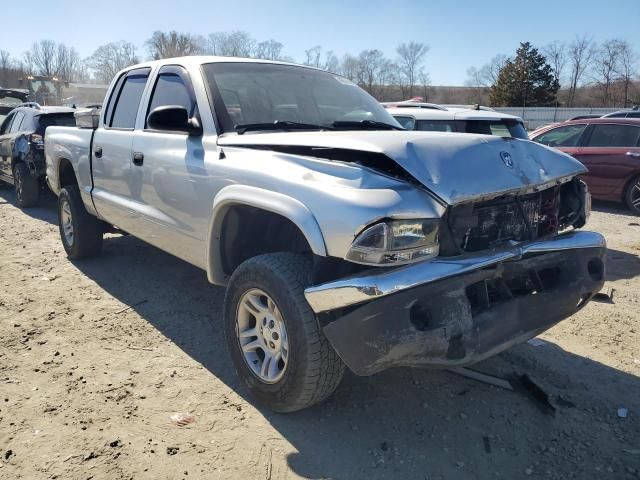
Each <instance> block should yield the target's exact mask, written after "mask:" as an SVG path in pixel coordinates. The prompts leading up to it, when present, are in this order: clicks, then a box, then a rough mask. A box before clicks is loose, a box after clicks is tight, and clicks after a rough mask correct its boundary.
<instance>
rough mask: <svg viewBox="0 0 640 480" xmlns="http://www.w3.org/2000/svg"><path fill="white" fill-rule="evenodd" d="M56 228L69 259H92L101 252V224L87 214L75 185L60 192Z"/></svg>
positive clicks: (102, 231)
mask: <svg viewBox="0 0 640 480" xmlns="http://www.w3.org/2000/svg"><path fill="white" fill-rule="evenodd" d="M58 228H59V230H60V239H61V240H62V245H63V246H64V250H65V251H66V252H67V256H68V257H69V258H72V259H77V258H88V257H94V256H97V255H99V254H100V252H101V251H102V236H103V233H104V228H103V224H102V222H101V221H100V220H98V219H97V218H96V217H94V216H93V215H91V214H90V213H89V212H87V209H86V208H85V207H84V203H83V202H82V197H81V196H80V190H79V189H78V186H77V185H68V186H66V187H65V188H63V189H62V190H61V191H60V195H59V196H58Z"/></svg>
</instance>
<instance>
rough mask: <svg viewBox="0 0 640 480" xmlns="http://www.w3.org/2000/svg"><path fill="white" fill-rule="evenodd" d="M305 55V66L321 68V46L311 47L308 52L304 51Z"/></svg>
mask: <svg viewBox="0 0 640 480" xmlns="http://www.w3.org/2000/svg"><path fill="white" fill-rule="evenodd" d="M304 54H305V57H306V58H305V61H304V64H305V65H309V66H311V67H316V68H320V67H321V61H322V47H321V46H320V45H316V46H315V47H311V48H310V49H308V50H305V51H304Z"/></svg>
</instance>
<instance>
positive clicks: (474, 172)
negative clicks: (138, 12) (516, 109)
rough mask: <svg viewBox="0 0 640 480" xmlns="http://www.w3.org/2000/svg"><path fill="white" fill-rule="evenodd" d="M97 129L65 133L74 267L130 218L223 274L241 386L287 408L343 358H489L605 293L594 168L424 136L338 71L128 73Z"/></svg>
mask: <svg viewBox="0 0 640 480" xmlns="http://www.w3.org/2000/svg"><path fill="white" fill-rule="evenodd" d="M95 115H97V118H96V120H97V128H95V129H92V128H79V127H75V128H72V127H51V128H49V129H48V130H47V133H46V141H45V153H46V158H47V180H48V182H49V186H50V187H51V189H52V191H53V192H54V193H56V194H57V195H58V219H59V225H60V238H61V241H62V245H63V246H64V249H65V251H66V252H67V255H68V256H69V257H70V258H72V259H79V258H82V257H89V256H94V255H97V254H99V253H100V251H101V247H102V242H103V232H104V231H105V229H106V228H110V226H112V225H115V226H117V227H118V228H119V229H121V230H123V231H125V232H128V233H129V234H131V235H134V236H136V237H139V238H141V239H142V240H144V241H146V242H148V243H150V244H152V245H155V246H156V247H159V248H161V249H162V250H165V251H166V252H169V253H171V254H173V255H175V256H177V257H179V258H181V259H183V260H185V261H187V262H190V263H192V264H193V265H196V266H198V267H200V268H202V269H203V270H205V271H206V272H207V276H208V279H209V281H210V282H212V283H214V284H217V285H224V286H226V289H227V290H226V295H225V300H224V307H223V311H224V314H223V324H224V329H225V333H226V342H227V347H228V349H229V352H230V355H231V358H232V359H233V363H234V365H235V367H236V370H237V372H238V373H239V375H240V377H241V378H242V380H243V381H244V383H245V384H246V386H247V387H248V389H249V390H250V391H251V392H252V393H253V394H254V395H255V396H256V397H257V398H258V399H259V400H260V401H261V402H263V403H265V404H266V405H268V406H269V407H270V408H272V409H274V410H277V411H293V410H299V409H301V408H305V407H308V406H309V405H312V404H314V403H316V402H319V401H321V400H322V399H324V398H326V397H327V396H329V395H330V394H331V393H332V392H333V391H334V389H335V388H336V387H337V385H338V383H339V382H340V379H341V377H342V375H343V372H344V369H345V365H346V366H348V367H349V368H350V369H351V370H352V371H354V372H355V373H356V374H359V375H371V374H373V373H376V372H379V371H382V370H385V369H387V368H390V367H396V366H432V367H448V366H462V365H469V364H473V363H475V362H477V361H479V360H482V359H484V358H486V357H489V356H492V355H495V354H497V353H498V352H500V351H502V350H504V349H507V348H509V347H511V346H513V345H515V344H517V343H521V342H524V341H526V340H527V339H529V338H531V337H534V336H536V335H538V334H539V333H540V332H542V331H544V330H546V329H547V328H550V327H551V326H552V325H554V324H556V323H557V322H559V321H560V320H562V319H564V318H566V317H568V316H570V315H572V314H573V313H574V312H576V311H577V310H579V309H580V308H581V307H583V306H584V305H585V304H586V303H587V302H588V301H589V300H590V299H591V298H592V296H593V295H594V294H595V293H596V292H598V291H599V290H600V289H601V287H602V285H603V282H604V263H603V262H604V254H605V241H604V238H603V237H602V236H601V235H599V234H597V233H592V232H586V231H580V230H579V229H580V227H582V226H583V225H584V224H585V221H586V218H587V216H588V213H589V205H590V201H589V196H588V193H587V192H586V189H585V186H584V183H583V182H581V181H580V180H578V179H577V178H576V177H577V176H578V175H580V174H582V173H584V172H585V169H584V167H583V166H582V165H581V164H580V162H578V161H576V160H574V159H573V158H571V157H569V156H568V155H565V154H563V153H560V152H557V151H554V150H552V149H548V148H546V147H543V146H541V145H537V144H536V143H534V142H530V141H528V140H520V139H513V138H511V137H506V138H498V137H488V136H484V135H466V134H465V135H462V134H455V133H452V134H442V133H434V132H408V131H404V130H403V129H402V128H401V127H400V126H399V124H398V123H397V122H396V121H395V120H394V119H393V117H392V116H391V115H390V114H389V112H388V111H386V110H385V109H384V108H383V107H382V106H381V105H380V104H379V103H378V102H377V101H376V100H375V99H374V98H372V97H371V96H369V95H368V94H367V93H366V92H365V91H364V90H362V89H360V88H359V87H358V86H357V85H355V84H354V83H352V82H350V81H349V80H347V79H346V78H342V77H340V76H337V75H334V74H331V73H329V72H326V71H323V70H318V69H314V68H310V67H303V66H298V65H291V64H285V63H279V62H268V61H261V60H247V59H234V58H223V57H184V58H173V59H169V60H160V61H154V62H149V63H144V64H140V65H136V66H133V67H130V68H127V69H125V70H124V71H122V72H120V73H119V74H118V75H117V76H116V77H115V79H114V81H113V82H112V84H111V86H110V88H109V91H108V93H107V97H106V99H105V102H104V108H103V109H102V111H100V112H97V111H96V112H95ZM83 124H86V125H92V124H93V122H90V121H87V122H83ZM105 261H108V259H106V260H105ZM123 275H126V272H123ZM178 288H179V286H178ZM215 315H216V314H214V316H215ZM184 328H189V326H188V325H184Z"/></svg>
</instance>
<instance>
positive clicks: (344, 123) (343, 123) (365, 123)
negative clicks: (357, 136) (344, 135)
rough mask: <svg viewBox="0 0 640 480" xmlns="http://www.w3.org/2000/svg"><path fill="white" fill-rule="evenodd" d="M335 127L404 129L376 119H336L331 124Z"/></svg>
mask: <svg viewBox="0 0 640 480" xmlns="http://www.w3.org/2000/svg"><path fill="white" fill-rule="evenodd" d="M331 126H333V127H335V128H359V129H363V130H404V128H402V127H397V126H396V125H392V124H390V123H384V122H378V121H376V120H337V121H335V122H333V123H332V124H331Z"/></svg>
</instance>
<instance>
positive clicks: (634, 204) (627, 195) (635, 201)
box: [624, 176, 640, 215]
mask: <svg viewBox="0 0 640 480" xmlns="http://www.w3.org/2000/svg"><path fill="white" fill-rule="evenodd" d="M624 202H625V203H626V204H627V207H629V210H631V212H633V213H634V214H635V215H640V176H639V177H635V178H634V179H632V180H631V181H630V182H629V183H628V184H627V188H625V190H624Z"/></svg>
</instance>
